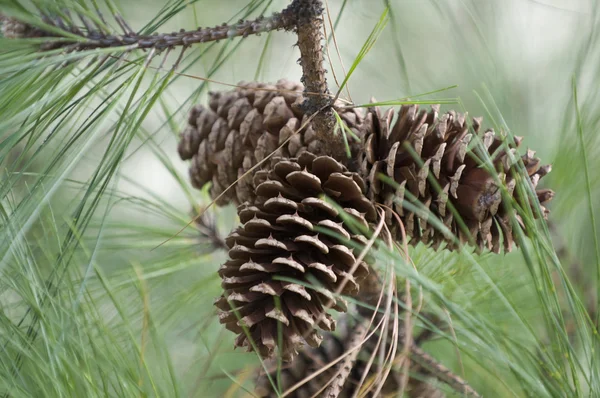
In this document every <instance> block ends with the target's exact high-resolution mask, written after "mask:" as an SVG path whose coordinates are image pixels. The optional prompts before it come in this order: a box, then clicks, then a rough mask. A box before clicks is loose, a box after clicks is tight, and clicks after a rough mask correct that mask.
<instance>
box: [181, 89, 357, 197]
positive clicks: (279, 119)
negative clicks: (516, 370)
mask: <svg viewBox="0 0 600 398" xmlns="http://www.w3.org/2000/svg"><path fill="white" fill-rule="evenodd" d="M302 89H303V87H302V85H301V84H298V83H292V82H289V81H287V80H284V79H282V80H279V81H278V82H277V84H275V85H272V84H264V83H257V82H251V83H244V82H240V83H239V87H237V88H236V89H234V90H232V91H227V92H211V93H210V94H209V107H208V108H207V107H204V106H202V105H198V106H195V107H194V108H193V109H192V111H191V112H190V114H189V118H188V126H187V127H186V129H185V130H184V131H183V133H182V134H181V141H180V142H179V146H178V151H179V155H180V157H181V159H183V160H188V159H192V164H191V166H190V178H191V181H192V185H193V186H194V187H196V188H202V186H203V185H204V184H206V183H207V182H212V187H211V191H210V193H211V196H212V198H213V199H215V198H217V197H218V196H219V195H220V194H221V193H223V191H224V190H225V189H226V188H228V187H229V186H230V185H231V184H233V183H234V182H235V181H236V180H237V179H238V178H239V177H241V176H242V175H244V173H246V172H247V171H248V170H250V169H251V168H252V167H253V166H255V165H256V164H257V162H259V161H261V160H263V159H264V158H265V157H266V156H267V155H269V154H271V153H272V152H274V151H276V150H277V148H278V147H279V146H280V145H281V144H283V143H284V142H285V141H286V140H287V139H288V138H290V136H292V135H293V136H292V138H291V139H290V141H289V142H288V143H287V144H286V145H284V146H283V147H282V148H281V149H280V150H279V151H278V152H277V155H278V156H282V157H293V156H298V155H300V154H301V153H302V152H303V151H306V150H308V151H310V152H312V153H316V154H328V153H327V148H326V147H325V146H324V145H322V143H321V142H320V141H319V140H318V139H317V137H316V135H315V133H314V130H313V129H312V126H311V124H308V125H307V127H306V128H305V129H303V130H301V131H299V132H298V133H297V134H293V133H294V132H296V131H298V129H299V128H300V127H301V126H303V125H304V124H305V123H306V122H307V119H308V117H307V116H306V115H305V114H304V112H303V111H302V107H301V106H300V104H301V103H302V101H303V100H304V97H303V96H302ZM339 113H340V116H341V118H342V119H343V120H344V121H345V122H346V124H347V125H348V126H349V127H350V128H351V129H352V130H353V131H354V132H355V133H356V134H357V135H358V136H362V135H363V132H362V129H363V128H364V127H365V126H363V118H362V117H361V115H362V113H361V112H359V111H358V110H353V109H347V110H343V111H340V112H339ZM357 149H358V147H356V152H357ZM253 199H254V193H253V187H252V175H249V176H247V177H246V178H244V179H242V180H240V181H239V182H238V183H237V184H236V186H235V187H232V188H231V189H229V190H228V191H227V192H226V193H225V194H224V195H223V196H222V197H221V198H220V199H219V201H218V202H217V204H219V205H224V204H227V203H229V202H233V203H235V204H241V203H244V202H245V201H248V200H253Z"/></svg>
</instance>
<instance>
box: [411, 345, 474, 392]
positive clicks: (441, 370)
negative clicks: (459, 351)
mask: <svg viewBox="0 0 600 398" xmlns="http://www.w3.org/2000/svg"><path fill="white" fill-rule="evenodd" d="M411 357H412V359H413V360H414V361H415V362H417V363H418V364H419V365H421V367H423V368H424V369H426V370H427V371H428V373H429V374H431V375H432V376H434V377H435V378H436V379H438V380H439V381H441V382H443V383H445V384H447V385H448V386H449V387H450V388H452V389H453V390H454V391H456V392H458V393H460V394H463V395H465V396H467V397H475V398H477V397H481V395H480V394H479V393H478V392H477V391H475V389H474V388H473V387H471V386H470V385H469V384H468V383H467V382H466V381H465V380H463V379H461V378H460V377H459V376H457V375H455V374H454V373H453V372H452V371H451V370H450V369H448V368H447V367H445V366H444V365H442V364H441V363H439V362H438V361H437V360H436V359H435V358H433V357H432V356H431V355H429V354H428V353H426V352H425V351H423V350H422V349H421V347H418V346H416V345H413V346H412V349H411Z"/></svg>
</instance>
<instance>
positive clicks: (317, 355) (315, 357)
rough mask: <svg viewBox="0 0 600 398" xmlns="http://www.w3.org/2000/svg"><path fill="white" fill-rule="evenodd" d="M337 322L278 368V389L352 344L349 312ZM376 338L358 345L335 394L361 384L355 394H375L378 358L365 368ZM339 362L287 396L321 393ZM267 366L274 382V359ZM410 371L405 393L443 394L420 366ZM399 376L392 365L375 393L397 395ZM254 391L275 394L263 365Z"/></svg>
mask: <svg viewBox="0 0 600 398" xmlns="http://www.w3.org/2000/svg"><path fill="white" fill-rule="evenodd" d="M340 323H341V327H340V330H339V331H338V332H336V333H325V336H324V338H323V343H322V344H321V346H319V347H317V348H313V347H305V348H303V349H302V350H300V353H299V355H298V356H297V357H295V358H294V360H293V361H292V362H290V363H286V364H283V366H282V367H281V370H280V372H281V386H280V387H281V391H280V393H281V392H283V391H286V390H288V389H289V388H291V387H292V386H294V385H295V384H297V383H298V382H300V381H301V380H303V379H304V378H306V377H308V376H311V375H313V374H315V373H316V372H318V371H320V370H321V369H322V368H324V367H325V366H327V365H329V364H330V363H331V362H333V361H335V360H337V359H338V358H339V357H340V356H342V355H344V354H345V353H346V352H347V351H348V350H349V349H350V348H351V347H349V342H350V341H351V340H352V336H351V334H352V332H353V328H352V327H351V326H352V325H351V324H352V323H353V321H351V320H350V319H348V316H344V317H343V318H342V319H341V322H340ZM355 327H356V326H355ZM400 327H402V326H400ZM390 328H391V326H390ZM388 338H391V334H390V335H388ZM378 340H379V336H378V334H377V333H375V334H373V336H372V337H371V338H370V339H368V340H367V341H366V342H365V343H364V344H363V345H362V346H361V348H359V350H360V352H359V353H358V356H357V360H356V362H355V363H354V365H353V367H352V370H351V372H350V374H349V377H348V379H347V380H346V382H345V383H344V385H343V387H342V389H341V392H340V394H339V395H338V397H339V398H346V397H347V398H350V397H353V396H354V394H355V393H358V391H357V388H360V390H359V391H360V394H364V395H360V394H359V395H358V396H364V397H368V398H370V397H374V396H375V390H376V389H377V388H378V385H379V383H381V380H376V379H377V377H378V376H381V375H382V371H383V370H382V369H381V368H380V367H379V366H378V364H377V361H378V359H377V358H376V359H375V361H374V362H373V363H372V364H371V366H370V367H369V369H368V370H367V366H368V364H369V362H370V357H371V355H372V354H373V350H374V349H375V348H376V347H377V341H378ZM399 340H400V341H401V340H402V338H401V337H400V338H399ZM399 349H401V348H399ZM388 350H389V343H388V344H387V346H386V348H385V352H386V353H387V351H388ZM398 354H399V353H398ZM342 362H343V360H342V361H339V362H337V363H336V364H335V365H333V366H331V367H329V368H327V369H326V370H325V371H323V372H322V373H320V374H319V375H317V376H315V377H313V378H311V379H310V380H309V381H307V382H306V383H304V384H302V385H301V386H300V387H298V388H297V389H296V390H294V392H292V393H291V395H290V396H291V397H297V398H309V397H314V396H319V397H320V396H324V395H323V393H324V391H326V388H327V387H326V386H327V385H328V384H330V381H331V380H332V378H334V377H335V375H336V372H337V371H338V366H339V364H340V363H342ZM266 368H267V370H268V371H269V376H270V378H271V380H272V381H273V382H274V383H277V360H276V359H271V360H269V361H267V363H266ZM364 372H367V375H366V377H363V375H364ZM410 373H411V374H418V376H417V377H418V379H417V378H414V379H413V378H412V377H410V378H409V380H408V381H409V384H408V386H407V393H408V396H409V397H415V398H417V397H419V398H423V397H426V396H428V395H423V392H424V391H427V392H429V393H430V394H432V395H431V396H432V397H433V396H435V397H440V398H441V397H444V394H443V393H442V392H441V391H439V390H438V389H437V388H435V387H434V386H432V385H431V384H428V383H427V380H428V376H427V375H425V374H421V369H420V367H419V366H418V365H413V366H412V367H411V369H410ZM401 378H402V372H401V371H400V370H399V369H396V368H392V369H391V371H390V372H389V374H388V376H387V378H386V379H385V380H384V381H383V386H382V388H381V391H380V393H379V394H378V395H377V396H379V397H382V396H383V397H393V396H396V395H397V394H398V392H399V388H400V385H401ZM363 379H364V381H363V383H362V385H361V380H363ZM373 383H377V384H373ZM254 392H255V394H256V395H258V396H259V397H261V398H275V397H277V396H278V395H277V393H276V392H275V388H274V387H273V385H272V384H271V381H270V380H269V377H267V375H266V374H265V372H264V369H263V367H262V366H261V367H260V368H259V369H257V378H256V384H255V390H254ZM317 393H318V394H317ZM315 394H317V395H315Z"/></svg>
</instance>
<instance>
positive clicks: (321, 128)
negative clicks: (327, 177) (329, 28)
mask: <svg viewBox="0 0 600 398" xmlns="http://www.w3.org/2000/svg"><path fill="white" fill-rule="evenodd" d="M288 9H290V10H291V11H292V12H295V13H296V15H297V28H296V33H297V35H298V48H299V49H300V60H299V62H300V65H301V66H302V79H301V81H302V84H304V87H305V90H306V93H316V95H315V94H310V95H306V99H305V101H304V103H303V105H302V106H303V108H304V112H305V113H307V114H309V115H312V114H314V113H317V112H318V115H317V116H316V117H315V119H314V121H313V128H314V129H315V133H316V134H317V136H318V137H319V138H320V139H321V140H322V141H324V142H325V143H326V145H327V149H328V151H332V150H333V151H334V152H335V153H334V155H337V156H339V155H340V154H342V153H343V148H342V146H340V145H336V144H339V143H340V142H341V134H340V136H338V137H336V136H334V134H333V130H334V128H335V116H334V115H333V111H332V109H331V99H330V95H329V94H330V93H329V88H328V86H327V78H326V77H325V74H326V71H325V68H324V66H323V60H324V56H323V44H322V41H323V31H322V25H323V4H322V2H321V0H294V2H293V3H292V4H291V5H290V7H288Z"/></svg>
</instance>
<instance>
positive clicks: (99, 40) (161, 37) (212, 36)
mask: <svg viewBox="0 0 600 398" xmlns="http://www.w3.org/2000/svg"><path fill="white" fill-rule="evenodd" d="M114 18H115V20H116V21H117V22H118V24H119V26H121V28H122V29H123V30H124V31H125V32H126V33H125V34H123V35H118V34H114V33H112V32H105V31H103V30H101V28H100V27H97V28H96V29H94V28H93V27H92V26H91V25H90V24H89V22H88V21H87V19H86V18H85V17H84V16H80V17H79V19H80V20H81V23H82V24H83V25H84V31H82V30H81V29H80V28H79V27H77V26H76V25H75V24H73V23H69V22H65V21H64V20H63V19H62V18H59V17H56V18H48V17H43V18H42V20H43V22H44V23H45V24H46V25H47V26H51V27H53V28H55V29H54V31H50V29H44V28H41V27H36V26H32V25H29V24H27V23H25V22H21V21H19V20H17V19H15V18H9V17H3V16H0V23H2V33H3V36H4V37H6V38H10V39H19V38H48V39H49V40H48V41H47V42H45V43H43V44H42V45H41V47H40V49H41V50H42V51H47V50H52V49H57V48H64V49H66V50H68V51H70V52H72V51H84V50H91V49H96V48H112V47H127V50H128V51H131V50H135V49H155V50H157V51H162V50H165V49H169V48H173V47H187V46H190V45H192V44H196V43H207V42H211V41H218V40H223V39H230V38H233V37H240V36H241V37H248V36H250V35H256V34H260V33H263V32H269V31H272V30H292V29H294V28H295V27H296V24H297V18H298V13H297V8H296V7H295V6H294V4H291V5H290V6H289V7H288V8H286V9H284V10H283V11H281V12H276V13H273V15H271V16H270V17H264V16H260V17H258V18H256V19H254V20H240V21H238V22H237V23H235V24H231V25H228V24H222V25H219V26H215V27H206V28H202V27H199V28H198V29H196V30H183V29H182V30H180V31H179V32H172V33H155V34H152V35H148V34H140V33H136V32H133V31H132V30H131V28H129V25H127V23H126V22H125V20H124V19H123V18H122V17H121V16H120V15H115V16H114ZM56 30H59V31H63V32H64V33H65V34H67V35H65V37H61V35H60V34H59V33H58V32H56ZM73 35H75V36H78V37H79V40H77V39H75V38H73V37H72V36H73Z"/></svg>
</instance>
